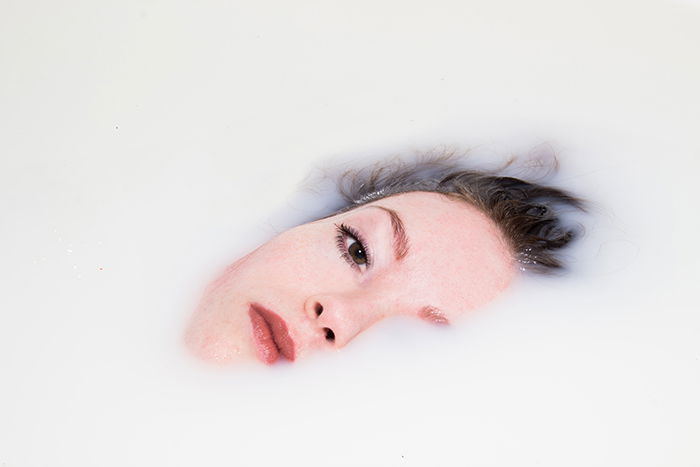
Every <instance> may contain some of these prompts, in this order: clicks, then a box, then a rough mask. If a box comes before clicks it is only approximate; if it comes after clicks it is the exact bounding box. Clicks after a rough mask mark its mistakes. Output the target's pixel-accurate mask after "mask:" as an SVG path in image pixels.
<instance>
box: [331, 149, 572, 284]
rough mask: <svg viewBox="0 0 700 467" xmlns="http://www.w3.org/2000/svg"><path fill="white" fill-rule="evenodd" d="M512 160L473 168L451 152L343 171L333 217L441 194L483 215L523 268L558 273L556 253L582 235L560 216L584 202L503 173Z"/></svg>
mask: <svg viewBox="0 0 700 467" xmlns="http://www.w3.org/2000/svg"><path fill="white" fill-rule="evenodd" d="M512 162H513V160H511V161H509V162H508V163H507V164H505V165H504V166H503V167H501V168H499V169H497V170H494V171H484V170H474V169H469V168H465V167H464V166H463V164H462V160H461V159H460V158H458V157H456V156H455V153H454V152H451V153H443V154H439V155H435V154H429V155H422V156H419V157H418V158H417V159H416V160H415V161H414V162H406V161H404V160H401V159H394V160H391V161H388V162H387V161H384V162H378V163H376V164H374V165H372V166H369V167H365V168H362V169H353V170H347V171H345V172H344V173H342V174H340V175H339V176H337V177H336V184H337V189H338V192H339V193H340V195H341V196H342V198H343V200H344V203H345V206H344V207H342V208H341V209H339V210H337V211H336V212H335V213H334V214H333V215H335V214H339V213H342V212H346V211H350V210H352V209H355V208H357V207H359V206H362V205H364V204H367V203H370V202H373V201H377V200H380V199H382V198H386V197H388V196H392V195H397V194H400V193H408V192H415V191H425V192H433V193H442V194H444V195H447V196H449V197H451V198H455V199H459V200H462V201H465V202H467V203H469V204H471V205H473V206H475V207H476V208H478V209H479V210H481V211H482V212H483V213H485V214H486V215H487V216H488V217H489V218H490V219H491V220H492V221H493V222H494V223H495V224H496V225H497V226H498V227H499V228H500V230H501V231H502V233H503V234H504V236H505V238H506V240H507V242H508V244H509V246H510V247H511V250H512V251H513V253H514V257H515V259H516V261H518V262H519V263H520V265H521V269H522V270H526V271H533V272H538V273H552V272H555V271H557V270H561V269H562V268H563V267H564V262H563V260H562V258H561V255H560V251H561V250H562V249H563V248H564V247H566V246H567V245H569V244H570V243H571V242H572V241H573V240H574V239H576V238H577V237H578V236H580V234H581V232H582V227H581V226H580V225H575V226H570V225H568V226H567V225H566V224H565V222H564V220H563V218H562V214H563V212H564V211H566V210H567V208H573V209H574V210H581V211H585V202H584V201H583V200H582V199H580V198H578V197H576V196H574V195H572V194H571V193H569V192H567V191H565V190H562V189H560V188H556V187H553V186H548V185H544V184H539V183H534V182H529V181H525V180H522V179H520V178H515V177H511V176H506V175H504V173H503V172H504V171H505V170H506V169H507V168H508V167H509V166H510V165H511V164H512ZM540 168H541V167H540ZM546 168H547V169H548V171H547V175H551V174H553V173H554V172H556V170H557V169H558V163H557V161H556V158H554V159H552V160H551V162H550V163H549V164H548V167H546Z"/></svg>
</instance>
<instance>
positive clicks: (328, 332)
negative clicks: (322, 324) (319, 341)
mask: <svg viewBox="0 0 700 467" xmlns="http://www.w3.org/2000/svg"><path fill="white" fill-rule="evenodd" d="M323 332H325V333H326V340H327V341H328V342H335V333H334V332H333V330H332V329H329V328H323Z"/></svg>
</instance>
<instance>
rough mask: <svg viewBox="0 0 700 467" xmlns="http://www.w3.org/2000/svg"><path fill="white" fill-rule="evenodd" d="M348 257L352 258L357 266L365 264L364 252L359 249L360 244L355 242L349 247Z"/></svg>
mask: <svg viewBox="0 0 700 467" xmlns="http://www.w3.org/2000/svg"><path fill="white" fill-rule="evenodd" d="M350 255H351V256H352V257H353V259H354V260H355V262H356V263H357V264H365V263H366V262H367V258H366V257H365V251H364V250H363V249H362V248H361V247H360V244H359V243H357V242H355V243H353V244H352V245H350Z"/></svg>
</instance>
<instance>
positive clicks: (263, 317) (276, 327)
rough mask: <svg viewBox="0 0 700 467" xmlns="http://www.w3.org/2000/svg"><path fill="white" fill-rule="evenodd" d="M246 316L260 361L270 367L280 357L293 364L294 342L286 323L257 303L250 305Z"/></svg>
mask: <svg viewBox="0 0 700 467" xmlns="http://www.w3.org/2000/svg"><path fill="white" fill-rule="evenodd" d="M248 316H249V317H250V323H251V326H252V328H253V340H254V342H255V347H256V350H257V351H258V357H259V358H260V360H262V361H263V362H264V363H267V364H268V365H272V364H273V363H275V362H276V361H277V359H278V358H279V357H280V355H282V357H284V358H286V359H287V360H289V361H291V362H293V361H294V358H295V348H294V340H292V338H291V337H290V336H289V331H288V329H287V323H286V322H285V321H284V320H283V319H282V318H280V316H279V315H278V314H276V313H274V312H272V311H270V310H268V309H267V308H265V307H263V306H262V305H260V304H258V303H251V304H250V307H249V308H248Z"/></svg>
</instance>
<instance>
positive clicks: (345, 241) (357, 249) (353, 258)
mask: <svg viewBox="0 0 700 467" xmlns="http://www.w3.org/2000/svg"><path fill="white" fill-rule="evenodd" d="M335 227H336V229H337V231H338V235H337V236H336V244H337V245H338V250H340V255H341V257H342V258H343V259H344V260H345V261H347V262H348V264H350V266H352V267H353V268H355V269H360V266H362V265H364V266H365V268H368V267H369V266H370V265H371V264H372V261H371V256H370V254H369V250H368V249H367V247H366V246H365V245H366V243H365V242H364V241H363V240H362V237H361V236H360V234H359V233H358V232H357V230H355V229H353V228H352V227H349V226H347V225H345V224H340V225H336V226H335Z"/></svg>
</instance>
